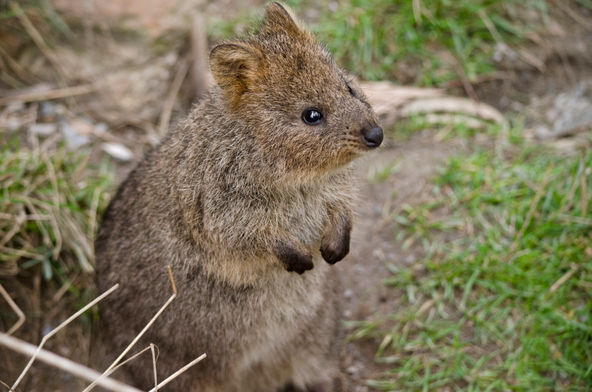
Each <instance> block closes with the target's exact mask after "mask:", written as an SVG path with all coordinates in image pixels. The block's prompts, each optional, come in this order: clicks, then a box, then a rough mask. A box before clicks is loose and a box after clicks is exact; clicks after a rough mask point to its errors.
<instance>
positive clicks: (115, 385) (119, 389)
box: [0, 332, 141, 392]
mask: <svg viewBox="0 0 592 392" xmlns="http://www.w3.org/2000/svg"><path fill="white" fill-rule="evenodd" d="M0 344H1V345H3V346H6V347H8V348H9V349H11V350H13V351H15V352H18V353H20V354H24V355H28V356H35V357H36V358H39V360H40V361H42V362H45V363H47V364H48V365H50V366H53V367H55V368H58V369H61V370H63V371H65V372H68V373H70V374H72V375H74V376H76V377H79V378H82V379H85V380H88V381H91V380H94V379H96V378H98V377H99V376H100V374H99V373H98V372H97V371H95V370H92V369H89V368H87V367H86V366H83V365H81V364H79V363H76V362H74V361H71V360H69V359H67V358H64V357H62V356H59V355H57V354H54V353H52V352H50V351H46V350H40V349H39V347H35V346H34V345H32V344H30V343H27V342H24V341H22V340H20V339H17V338H14V337H12V336H9V335H7V334H5V333H1V332H0ZM99 385H100V386H101V387H103V388H107V389H108V390H110V391H114V392H141V391H140V390H139V389H136V388H134V387H131V386H129V385H125V384H123V383H121V382H119V381H116V380H114V379H112V378H102V379H101V381H100V382H99ZM14 388H15V387H14V386H13V387H12V388H10V390H11V391H14V390H15V389H14Z"/></svg>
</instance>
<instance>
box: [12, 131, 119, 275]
mask: <svg viewBox="0 0 592 392" xmlns="http://www.w3.org/2000/svg"><path fill="white" fill-rule="evenodd" d="M88 160H89V156H88V153H83V154H81V153H78V154H75V153H73V152H71V151H68V150H67V149H66V148H65V147H63V146H58V147H56V148H43V147H38V148H35V149H33V150H30V149H26V148H21V147H20V146H19V143H18V142H17V141H16V140H12V141H10V142H7V143H3V144H0V211H1V213H0V232H1V233H3V237H2V238H0V276H2V275H15V274H18V273H19V272H23V271H25V270H28V269H30V268H32V267H34V266H37V265H41V268H42V271H43V275H44V277H45V278H46V279H47V280H50V279H57V281H58V282H59V283H63V282H65V281H66V280H68V277H70V276H71V275H72V274H73V273H74V272H75V271H80V270H82V271H85V272H88V271H91V270H92V265H93V261H94V252H93V239H94V234H95V230H96V228H97V217H98V216H100V214H101V212H102V210H103V209H104V208H105V207H106V202H107V201H108V199H109V198H110V196H109V194H108V193H107V190H110V188H111V185H112V168H111V167H110V165H109V164H108V162H107V161H103V163H102V164H101V165H100V166H99V167H95V166H93V165H90V164H89V163H88Z"/></svg>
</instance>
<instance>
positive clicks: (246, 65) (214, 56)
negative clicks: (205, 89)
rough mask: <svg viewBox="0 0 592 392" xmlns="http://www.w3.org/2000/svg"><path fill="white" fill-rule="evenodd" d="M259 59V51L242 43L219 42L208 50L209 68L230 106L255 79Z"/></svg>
mask: <svg viewBox="0 0 592 392" xmlns="http://www.w3.org/2000/svg"><path fill="white" fill-rule="evenodd" d="M261 60H262V55H261V53H260V52H259V51H258V50H257V49H256V48H253V47H252V46H250V45H248V44H244V43H225V44H220V45H217V46H215V47H214V48H213V49H212V51H211V52H210V70H211V71H212V75H213V76H214V79H215V80H216V83H218V86H220V88H221V89H222V92H223V93H224V96H225V97H226V99H227V100H228V102H229V103H230V105H231V106H235V105H237V104H238V102H239V101H240V98H241V96H242V95H243V94H244V93H245V92H246V91H248V90H249V88H250V87H251V86H252V85H253V84H254V83H255V81H256V80H257V72H258V70H259V68H260V66H261Z"/></svg>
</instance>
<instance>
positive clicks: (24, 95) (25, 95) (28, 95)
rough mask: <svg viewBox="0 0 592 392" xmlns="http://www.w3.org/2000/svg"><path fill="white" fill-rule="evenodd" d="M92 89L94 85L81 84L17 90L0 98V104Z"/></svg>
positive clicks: (48, 97) (35, 99)
mask: <svg viewBox="0 0 592 392" xmlns="http://www.w3.org/2000/svg"><path fill="white" fill-rule="evenodd" d="M94 89H95V87H94V86H93V85H92V84H81V85H79V86H72V87H64V88H58V89H54V90H41V91H28V92H20V93H19V92H17V93H16V94H11V95H9V96H7V97H3V98H0V105H6V104H9V103H11V102H36V101H47V100H51V99H59V98H67V97H73V96H76V95H84V94H88V93H90V92H92V91H93V90H94Z"/></svg>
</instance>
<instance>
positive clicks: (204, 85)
mask: <svg viewBox="0 0 592 392" xmlns="http://www.w3.org/2000/svg"><path fill="white" fill-rule="evenodd" d="M191 60H192V63H193V66H192V67H191V74H192V76H193V86H194V89H195V92H194V96H195V101H199V100H200V99H201V98H203V97H204V96H205V94H206V93H207V92H208V85H209V82H208V38H207V34H206V23H205V19H204V17H203V16H202V15H201V14H199V13H197V14H195V15H194V16H193V20H192V21H191Z"/></svg>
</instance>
